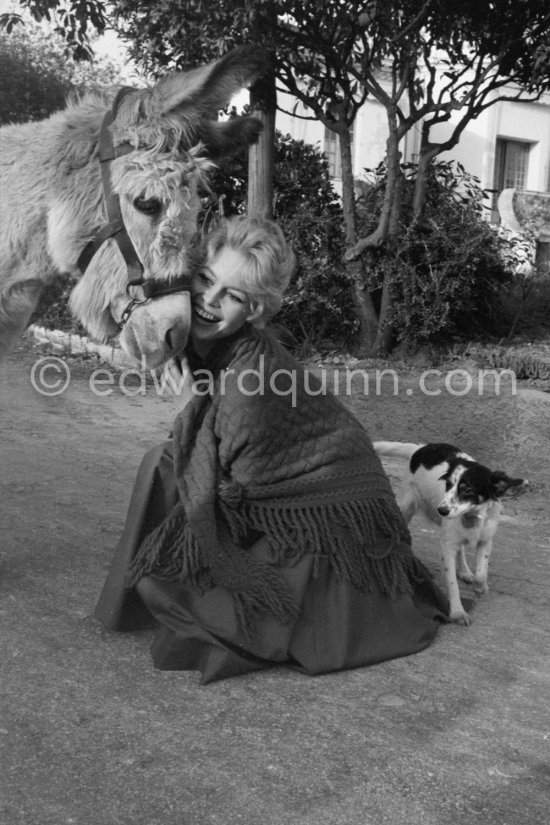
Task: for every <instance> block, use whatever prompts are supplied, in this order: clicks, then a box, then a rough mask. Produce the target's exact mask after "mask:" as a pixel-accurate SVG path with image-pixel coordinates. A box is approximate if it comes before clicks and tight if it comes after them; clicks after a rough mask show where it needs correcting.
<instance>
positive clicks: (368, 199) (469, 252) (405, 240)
mask: <svg viewBox="0 0 550 825" xmlns="http://www.w3.org/2000/svg"><path fill="white" fill-rule="evenodd" d="M402 173H403V176H404V181H403V182H404V186H403V202H402V208H401V215H400V226H399V232H398V234H397V237H396V238H395V240H394V242H393V243H392V244H391V245H387V246H386V247H385V248H384V249H382V250H380V251H378V252H376V253H375V255H374V263H373V266H372V268H371V272H370V277H371V287H372V288H374V289H376V288H379V287H381V285H382V283H383V280H384V277H385V276H389V278H390V283H391V293H392V299H393V300H392V307H391V310H390V321H391V323H392V324H393V325H394V328H395V330H396V338H397V341H398V342H400V343H403V344H405V345H406V346H414V345H419V344H423V343H426V342H432V343H442V342H444V341H445V340H448V339H449V338H451V337H454V338H456V337H457V336H465V337H476V336H478V335H479V334H480V332H483V333H485V334H486V333H487V332H489V333H491V332H494V333H498V332H500V331H501V326H500V323H501V322H500V318H499V313H498V305H499V301H498V296H499V293H500V291H501V290H502V287H503V285H504V284H506V283H507V282H509V280H510V278H511V276H512V273H511V271H510V270H509V268H507V267H506V265H505V263H504V261H503V258H502V255H501V248H502V246H503V241H502V240H501V239H500V238H499V237H498V235H497V233H496V232H495V231H494V229H493V228H492V227H491V225H490V224H488V223H487V221H485V220H484V219H483V208H484V207H483V200H484V198H485V197H486V196H485V193H484V192H483V190H482V189H481V187H480V185H479V180H478V179H477V178H475V177H474V176H473V175H470V174H468V173H467V172H466V171H465V169H464V167H463V166H461V165H460V164H457V165H456V166H454V165H453V164H452V163H449V162H445V161H439V162H437V163H434V164H433V165H432V168H431V170H430V172H429V178H428V187H427V201H426V208H425V210H424V213H423V215H422V217H421V218H420V219H418V220H417V219H414V218H413V214H412V194H413V189H414V181H415V177H416V173H417V166H416V165H415V164H403V166H402ZM384 176H385V166H384V165H381V166H379V167H378V168H377V169H376V170H374V171H373V172H371V179H370V182H369V183H363V184H362V185H361V188H362V192H361V195H360V198H359V222H360V231H361V234H368V233H369V231H372V229H373V228H374V226H375V221H376V220H377V218H378V214H379V211H380V208H381V202H382V197H383V181H384Z"/></svg>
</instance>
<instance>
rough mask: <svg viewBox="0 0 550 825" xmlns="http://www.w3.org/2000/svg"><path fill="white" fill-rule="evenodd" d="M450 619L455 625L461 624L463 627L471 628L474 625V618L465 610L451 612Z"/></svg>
mask: <svg viewBox="0 0 550 825" xmlns="http://www.w3.org/2000/svg"><path fill="white" fill-rule="evenodd" d="M449 619H450V620H451V621H452V622H453V623H454V624H460V625H462V626H463V627H469V626H470V625H471V624H472V617H471V616H469V615H468V614H467V613H466V611H465V610H462V609H461V610H451V612H450V614H449Z"/></svg>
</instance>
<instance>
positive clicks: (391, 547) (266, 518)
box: [128, 328, 425, 624]
mask: <svg viewBox="0 0 550 825" xmlns="http://www.w3.org/2000/svg"><path fill="white" fill-rule="evenodd" d="M222 345H223V346H222ZM220 351H221V354H220ZM197 366H198V365H196V364H195V367H197ZM206 370H210V371H211V372H207V371H206ZM194 375H195V381H196V384H195V388H196V391H197V395H196V397H194V398H193V399H192V401H190V402H189V404H188V405H187V406H186V407H185V408H184V409H183V411H182V412H181V413H180V414H179V415H178V417H177V419H176V422H175V427H174V434H173V439H174V455H175V472H176V479H177V485H178V491H179V495H180V502H179V503H178V504H177V505H176V506H175V507H174V509H173V510H172V511H171V513H170V514H169V515H168V517H167V518H166V519H165V520H164V522H163V523H162V524H161V525H160V526H159V527H158V528H157V529H156V530H154V531H153V532H152V533H150V534H149V535H148V536H146V538H145V540H144V541H143V543H142V545H141V547H140V548H139V551H138V553H137V555H136V557H135V559H134V562H133V565H132V568H131V571H130V578H129V580H128V586H133V585H134V584H135V583H136V582H137V581H138V580H139V579H140V578H141V577H142V576H144V575H149V574H152V575H154V576H158V577H162V578H167V579H174V580H180V581H187V582H189V583H190V584H191V585H193V586H195V587H197V588H199V589H200V590H205V589H208V588H211V587H213V586H216V585H217V586H220V587H223V588H225V589H227V590H228V591H230V592H231V593H232V595H233V596H234V599H235V602H236V605H237V607H238V609H239V611H240V615H241V616H242V618H243V619H244V620H245V624H246V623H248V620H249V619H250V617H251V616H252V615H253V614H254V613H256V612H260V611H266V610H267V611H269V612H270V613H272V614H273V615H274V616H276V617H277V618H278V619H279V620H281V621H285V620H288V619H289V618H290V617H291V616H292V615H294V614H295V613H296V609H297V608H296V605H294V604H293V602H292V600H291V598H290V595H289V593H288V590H287V588H286V586H285V585H284V583H283V581H282V579H281V577H280V576H279V574H278V571H277V565H285V564H292V563H293V562H294V561H295V560H297V559H299V558H301V557H302V555H303V554H304V553H310V554H312V556H313V558H314V561H315V565H314V570H315V566H316V565H317V564H318V563H319V561H320V560H321V559H326V560H328V562H329V563H330V564H331V565H332V567H333V568H334V570H335V571H336V572H337V574H338V575H340V576H342V577H344V578H346V579H348V580H349V581H350V582H352V583H353V584H354V585H355V586H356V587H357V588H359V589H360V590H363V591H369V590H372V589H374V588H376V589H378V590H380V591H382V592H384V593H387V594H389V595H394V594H395V593H397V592H398V591H401V592H402V591H410V589H411V588H410V580H411V578H412V577H416V576H417V575H422V576H424V575H425V571H423V570H422V569H421V566H420V565H419V563H418V562H417V561H416V560H415V559H414V557H413V556H412V553H411V548H410V537H409V533H408V530H407V527H406V525H405V523H404V521H403V518H402V516H401V513H400V511H399V509H398V507H397V504H396V502H395V499H394V496H393V493H392V491H391V488H390V484H389V481H388V479H387V477H386V475H385V473H384V471H383V470H382V467H381V464H380V461H379V459H378V457H377V456H376V454H375V453H374V450H373V448H372V445H371V442H370V440H369V438H368V436H367V434H366V432H365V431H364V429H363V428H362V426H361V425H360V424H359V422H358V421H357V420H356V419H355V418H354V417H353V416H352V415H351V414H350V413H349V412H348V411H347V410H346V409H345V407H344V406H343V405H342V404H341V403H340V402H339V401H338V400H337V399H336V398H334V397H333V396H332V395H330V394H325V393H324V391H323V387H322V385H321V383H320V382H319V380H318V379H316V378H314V376H312V375H307V374H306V373H305V371H304V369H303V368H302V367H301V366H300V365H299V364H298V363H297V362H296V361H295V360H294V359H293V358H292V356H291V355H290V354H289V353H288V352H287V351H286V350H285V349H284V348H283V347H281V346H280V345H279V344H278V343H277V342H276V341H275V340H274V339H273V338H272V337H271V336H270V335H269V334H268V333H266V332H263V331H258V330H254V329H249V328H247V329H246V330H245V331H244V332H241V333H239V335H238V336H237V337H234V338H233V339H226V340H225V341H223V342H221V345H220V346H218V347H217V350H216V352H215V353H213V354H212V356H211V357H210V358H209V359H208V365H203V366H202V369H196V368H195V369H194ZM261 536H265V537H267V540H268V542H269V545H270V548H271V550H272V555H273V560H274V563H273V564H267V563H262V562H260V561H259V560H257V559H256V558H255V557H254V556H253V555H251V553H250V552H249V549H250V547H251V546H252V544H253V543H254V542H255V541H256V540H257V539H258V538H260V537H261Z"/></svg>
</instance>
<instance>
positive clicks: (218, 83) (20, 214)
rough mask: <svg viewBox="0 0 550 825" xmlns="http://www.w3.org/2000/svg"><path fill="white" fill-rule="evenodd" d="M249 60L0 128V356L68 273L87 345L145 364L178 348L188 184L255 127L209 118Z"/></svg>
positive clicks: (188, 236) (194, 197)
mask: <svg viewBox="0 0 550 825" xmlns="http://www.w3.org/2000/svg"><path fill="white" fill-rule="evenodd" d="M263 61H264V57H263V51H262V50H261V49H260V48H258V47H252V46H248V47H241V48H238V49H235V50H234V51H232V52H229V53H228V54H227V55H225V56H224V57H222V58H221V59H220V60H218V61H215V62H213V63H211V64H209V65H206V66H203V67H200V68H198V69H195V70H192V71H189V72H175V73H172V74H170V75H168V76H166V77H164V78H163V79H162V80H160V82H158V83H157V84H156V85H154V86H153V87H151V88H149V89H140V90H136V89H132V90H128V89H125V90H124V93H123V95H122V96H121V95H119V97H118V98H117V101H116V104H114V105H113V106H112V108H111V100H110V99H109V98H108V96H101V95H100V96H98V95H95V96H86V97H84V98H82V99H81V100H80V101H77V102H74V103H72V104H69V105H68V106H67V108H66V109H65V110H63V111H61V112H58V113H56V114H54V115H52V116H51V117H50V118H48V119H47V120H44V121H42V122H35V123H27V124H23V125H11V126H5V127H3V128H2V129H0V192H1V197H2V201H3V205H2V209H1V214H0V228H1V231H0V360H1V359H2V357H3V356H4V355H5V353H6V352H7V351H8V350H9V348H10V347H11V346H12V345H13V343H14V341H15V340H16V338H17V337H18V336H19V334H20V333H21V332H22V331H23V329H24V328H25V326H26V324H27V323H28V320H29V318H30V316H31V314H32V312H33V310H34V308H35V306H36V304H37V301H38V299H39V297H40V292H41V290H42V288H43V286H44V285H45V284H46V283H47V282H48V281H49V280H50V279H51V278H53V277H54V276H55V275H56V274H59V273H70V274H78V271H79V269H80V271H81V272H84V274H83V275H82V276H81V277H80V279H79V280H78V282H77V284H76V287H75V288H74V290H73V292H72V294H71V298H70V307H71V310H72V312H73V313H74V315H75V316H76V317H77V318H78V319H79V320H80V321H81V322H82V324H83V325H84V326H85V327H86V329H87V330H88V332H89V333H90V334H91V335H92V336H93V337H94V338H96V339H97V340H99V341H106V340H107V339H109V338H110V337H111V336H113V335H115V334H117V333H118V332H120V343H121V345H122V347H123V348H124V349H125V351H126V352H127V353H128V354H130V355H131V356H133V357H134V358H135V359H136V360H137V361H140V362H141V363H142V364H143V365H144V366H146V367H149V368H154V367H157V366H160V365H161V364H162V363H164V362H165V361H167V360H169V359H170V358H171V357H172V356H173V355H175V354H177V353H178V352H180V351H181V350H182V349H183V347H184V346H185V343H186V340H187V335H188V331H189V324H190V320H189V319H190V303H189V294H188V292H187V291H185V287H186V283H188V279H189V270H190V267H191V266H192V262H193V248H194V246H195V241H196V239H197V216H198V212H199V209H200V203H201V199H200V193H201V187H202V186H203V185H204V184H206V180H207V175H208V172H209V170H210V168H211V167H212V166H214V164H215V162H216V161H217V160H219V159H221V158H223V157H225V156H229V155H230V154H232V153H234V152H236V151H238V150H240V149H242V148H243V146H246V145H248V144H250V143H253V142H255V141H256V140H257V138H258V135H259V131H260V129H261V124H260V123H259V121H258V120H256V119H255V118H252V117H241V118H234V119H232V120H229V121H226V122H218V121H217V120H216V117H217V113H218V111H219V110H220V109H221V108H223V107H224V106H226V105H227V104H228V103H229V101H230V100H231V98H232V97H233V95H234V94H235V93H236V92H238V91H240V90H241V89H242V88H245V87H247V86H248V85H250V84H251V83H253V82H254V81H255V80H256V79H257V78H258V77H259V76H260V75H261V73H262V70H263V66H264V63H263ZM98 160H101V163H99V162H98ZM100 167H101V168H100ZM104 190H105V197H104ZM113 210H114V211H115V213H116V214H115V215H114V217H113V214H111V213H112V212H113ZM106 212H107V220H108V221H109V223H108V224H106ZM121 239H122V240H121ZM128 249H129V250H130V252H129V254H126V252H127V251H128ZM121 250H122V251H121ZM125 250H126V252H125ZM136 275H138V276H141V277H138V278H136ZM136 281H137V285H136Z"/></svg>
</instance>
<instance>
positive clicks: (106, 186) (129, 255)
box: [77, 86, 143, 280]
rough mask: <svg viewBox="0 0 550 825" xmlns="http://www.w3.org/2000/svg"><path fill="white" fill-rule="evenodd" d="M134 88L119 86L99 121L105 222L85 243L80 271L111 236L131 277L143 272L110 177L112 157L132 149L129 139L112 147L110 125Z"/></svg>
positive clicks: (79, 261)
mask: <svg viewBox="0 0 550 825" xmlns="http://www.w3.org/2000/svg"><path fill="white" fill-rule="evenodd" d="M133 91H135V89H133V88H132V87H131V86H124V87H123V88H122V89H120V90H119V92H118V94H117V96H116V97H115V99H114V102H113V105H112V107H111V108H110V109H109V111H108V112H107V113H106V114H105V117H104V118H103V122H102V124H101V131H100V135H99V163H100V168H101V180H102V183H103V197H104V200H105V206H106V209H107V223H106V224H105V225H104V226H102V227H101V229H99V231H98V232H97V233H96V235H95V237H94V238H92V240H91V241H89V243H87V244H86V246H85V247H84V249H83V250H82V252H81V254H80V256H79V258H78V261H77V266H78V268H79V269H80V271H81V272H82V274H84V272H85V271H86V269H87V268H88V266H89V265H90V262H91V260H92V258H93V257H94V255H95V254H96V252H97V251H98V250H99V249H100V247H101V246H103V244H104V243H105V241H107V240H108V239H109V238H113V239H114V240H115V241H116V242H117V245H118V248H119V249H120V252H121V254H122V257H123V258H124V261H125V263H126V266H127V269H128V275H129V277H130V280H135V279H136V278H140V277H141V276H142V275H143V264H142V263H141V261H140V259H139V257H138V254H137V252H136V250H135V247H134V245H133V243H132V241H131V240H130V236H129V235H128V233H127V231H126V227H125V226H124V221H123V220H122V213H121V211H120V200H119V197H118V195H117V194H115V193H114V192H113V187H112V181H111V161H112V160H114V159H115V158H117V157H121V156H122V155H126V154H128V152H132V151H133V150H134V147H133V146H132V145H131V144H129V143H122V144H119V145H118V146H116V147H115V146H114V144H113V134H112V128H111V127H112V125H113V121H114V119H115V117H116V114H117V111H118V107H119V106H120V103H121V101H122V100H123V99H124V97H126V95H128V94H130V93H131V92H133Z"/></svg>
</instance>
